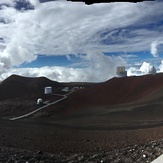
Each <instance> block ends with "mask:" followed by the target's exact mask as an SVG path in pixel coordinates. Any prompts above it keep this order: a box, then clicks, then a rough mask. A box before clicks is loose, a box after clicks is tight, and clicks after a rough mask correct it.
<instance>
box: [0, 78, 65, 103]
mask: <svg viewBox="0 0 163 163" xmlns="http://www.w3.org/2000/svg"><path fill="white" fill-rule="evenodd" d="M46 86H52V87H53V88H54V89H56V90H57V89H58V88H59V87H61V86H62V85H61V84H60V83H58V82H55V81H51V80H49V79H47V78H45V77H39V78H29V77H22V76H18V75H11V76H10V77H8V78H7V79H5V80H4V81H2V82H1V84H0V100H5V99H11V98H15V97H30V96H37V95H42V94H43V92H44V87H46ZM56 90H55V91H56Z"/></svg>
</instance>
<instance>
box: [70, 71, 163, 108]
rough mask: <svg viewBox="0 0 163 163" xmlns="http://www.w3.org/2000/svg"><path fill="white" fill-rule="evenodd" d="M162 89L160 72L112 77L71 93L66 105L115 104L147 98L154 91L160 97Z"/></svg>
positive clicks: (162, 94)
mask: <svg viewBox="0 0 163 163" xmlns="http://www.w3.org/2000/svg"><path fill="white" fill-rule="evenodd" d="M162 89H163V74H162V73H160V74H156V75H144V76H134V77H124V78H112V79H111V80H108V81H106V82H104V83H99V84H97V85H96V86H94V87H91V88H88V89H82V90H78V91H76V92H74V93H72V94H71V95H70V96H69V97H68V99H67V105H69V106H72V107H74V108H79V107H80V108H81V107H98V106H108V105H116V104H123V103H129V102H135V101H138V100H143V99H148V97H150V96H151V95H152V94H154V93H155V95H154V96H158V98H162V97H163V92H161V90H162ZM158 93H159V94H158ZM150 98H152V96H151V97H150Z"/></svg>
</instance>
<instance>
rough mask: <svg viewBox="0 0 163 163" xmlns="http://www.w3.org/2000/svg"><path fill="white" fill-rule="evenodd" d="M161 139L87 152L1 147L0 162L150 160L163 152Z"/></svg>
mask: <svg viewBox="0 0 163 163" xmlns="http://www.w3.org/2000/svg"><path fill="white" fill-rule="evenodd" d="M162 149H163V140H159V141H152V142H150V143H148V144H146V145H141V146H137V145H135V146H131V147H127V148H122V149H115V150H112V151H110V152H99V153H87V154H82V153H78V154H63V153H60V154H50V153H43V152H42V151H36V152H32V151H25V150H18V149H13V148H5V147H1V149H0V162H7V163H15V162H16V163H36V162H37V163H54V162H61V163H62V162H69V163H78V162H81V163H82V162H85V163H86V162H93V163H108V162H109V163H133V162H139V163H144V162H151V161H153V160H154V159H156V158H157V157H158V156H160V155H161V154H163V150H162Z"/></svg>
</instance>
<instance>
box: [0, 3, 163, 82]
mask: <svg viewBox="0 0 163 163" xmlns="http://www.w3.org/2000/svg"><path fill="white" fill-rule="evenodd" d="M162 8H163V2H162V1H159V0H156V1H144V2H138V3H130V2H115V3H96V4H92V5H87V4H85V3H82V2H70V1H65V0H58V1H53V0H40V1H39V0H0V80H1V81H2V80H4V79H5V78H7V77H9V76H10V75H11V74H17V75H22V76H27V77H39V76H45V77H47V78H49V79H52V80H55V81H59V82H103V81H106V80H109V79H111V78H113V77H115V76H116V67H117V66H125V67H126V70H127V74H128V76H133V75H138V76H139V75H144V74H147V73H148V72H149V70H150V69H151V67H152V66H154V67H155V68H156V70H157V72H158V73H160V72H163V10H162Z"/></svg>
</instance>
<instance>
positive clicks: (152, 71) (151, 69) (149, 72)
mask: <svg viewBox="0 0 163 163" xmlns="http://www.w3.org/2000/svg"><path fill="white" fill-rule="evenodd" d="M148 74H156V68H155V67H154V66H150V68H149V70H148Z"/></svg>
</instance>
